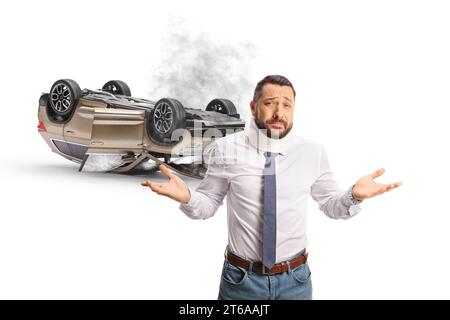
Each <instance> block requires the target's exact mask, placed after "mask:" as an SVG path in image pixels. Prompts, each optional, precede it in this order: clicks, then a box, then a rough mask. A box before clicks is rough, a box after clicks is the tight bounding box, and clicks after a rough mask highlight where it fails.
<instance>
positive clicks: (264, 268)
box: [261, 265, 273, 276]
mask: <svg viewBox="0 0 450 320" xmlns="http://www.w3.org/2000/svg"><path fill="white" fill-rule="evenodd" d="M267 270H270V269H267ZM261 274H262V275H267V276H270V275H272V274H273V273H271V272H266V266H265V265H262V269H261Z"/></svg>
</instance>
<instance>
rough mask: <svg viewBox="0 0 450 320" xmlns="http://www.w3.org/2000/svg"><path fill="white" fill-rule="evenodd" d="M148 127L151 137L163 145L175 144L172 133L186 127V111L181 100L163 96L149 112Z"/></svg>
mask: <svg viewBox="0 0 450 320" xmlns="http://www.w3.org/2000/svg"><path fill="white" fill-rule="evenodd" d="M147 128H148V133H149V136H150V138H151V139H152V140H153V141H154V142H156V143H158V144H162V145H173V144H176V143H178V139H175V140H173V139H172V134H173V132H174V131H175V130H176V129H185V128H186V112H185V110H184V107H183V105H182V104H181V102H180V101H178V100H176V99H169V98H163V99H160V100H159V101H158V102H156V104H155V106H154V107H153V109H152V111H151V112H149V113H148V118H147Z"/></svg>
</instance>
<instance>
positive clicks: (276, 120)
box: [266, 119, 287, 127]
mask: <svg viewBox="0 0 450 320" xmlns="http://www.w3.org/2000/svg"><path fill="white" fill-rule="evenodd" d="M276 122H281V123H283V125H284V127H287V122H286V121H285V120H282V119H272V120H268V121H266V123H267V124H273V123H276Z"/></svg>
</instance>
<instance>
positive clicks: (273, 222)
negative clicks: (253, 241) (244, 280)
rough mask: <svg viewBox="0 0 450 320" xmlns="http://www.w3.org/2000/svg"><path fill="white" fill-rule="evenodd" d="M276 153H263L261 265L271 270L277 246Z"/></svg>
mask: <svg viewBox="0 0 450 320" xmlns="http://www.w3.org/2000/svg"><path fill="white" fill-rule="evenodd" d="M277 155H278V153H274V152H264V156H265V157H266V163H265V165H264V171H263V174H264V227H263V244H262V249H263V250H262V251H263V254H262V263H263V265H265V266H266V267H267V268H268V269H271V268H272V266H273V265H274V264H275V260H276V246H277V184H276V176H275V157H276V156H277Z"/></svg>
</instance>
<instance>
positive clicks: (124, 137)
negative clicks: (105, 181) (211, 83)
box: [38, 79, 245, 179]
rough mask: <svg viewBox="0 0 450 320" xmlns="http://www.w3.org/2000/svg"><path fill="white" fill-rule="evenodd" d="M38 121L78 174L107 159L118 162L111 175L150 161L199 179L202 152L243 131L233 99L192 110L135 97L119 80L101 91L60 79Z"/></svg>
mask: <svg viewBox="0 0 450 320" xmlns="http://www.w3.org/2000/svg"><path fill="white" fill-rule="evenodd" d="M38 120H39V124H38V132H39V133H40V134H41V136H42V137H43V138H44V140H45V142H46V143H47V144H48V145H49V147H50V149H51V150H52V151H53V152H55V153H57V154H59V155H61V156H62V157H64V158H66V159H68V160H71V161H74V162H76V163H78V164H79V165H80V166H79V171H81V170H83V167H84V165H85V164H86V162H89V160H90V159H95V158H96V157H101V156H105V155H106V156H110V157H113V158H114V159H116V160H118V161H116V162H115V165H114V166H112V167H111V168H109V169H108V170H107V171H113V172H127V171H130V170H132V169H134V168H136V167H137V166H138V165H139V164H141V163H143V162H144V161H152V162H154V163H156V164H161V163H165V164H166V165H168V166H169V167H170V168H171V169H173V170H175V171H177V172H179V173H181V174H184V175H188V176H192V177H195V178H199V179H201V178H203V177H204V174H205V172H206V169H207V167H206V165H205V161H203V152H202V150H204V148H205V147H206V146H207V145H208V144H210V143H211V142H212V141H214V140H215V139H216V138H220V137H223V136H225V135H228V134H232V133H234V132H236V131H239V130H243V129H244V127H245V122H244V121H243V120H241V119H240V115H239V114H238V113H237V111H236V107H235V105H234V104H233V103H232V102H231V101H230V100H227V99H223V98H217V99H213V100H212V101H210V102H209V103H208V104H207V105H206V108H205V110H202V109H199V108H188V107H185V106H183V104H182V103H181V102H180V101H178V100H177V99H174V98H161V99H159V100H157V101H152V100H147V99H141V98H136V97H132V95H131V90H130V88H129V86H128V85H127V84H126V83H125V82H123V81H120V80H111V81H108V82H106V83H105V85H104V86H103V87H102V89H98V90H90V89H83V90H81V88H80V86H79V85H78V84H77V83H76V82H75V81H74V80H71V79H61V80H58V81H56V82H55V83H54V84H53V85H52V86H51V88H50V92H49V93H43V94H42V95H41V96H40V99H39V111H38ZM199 157H200V159H199Z"/></svg>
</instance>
